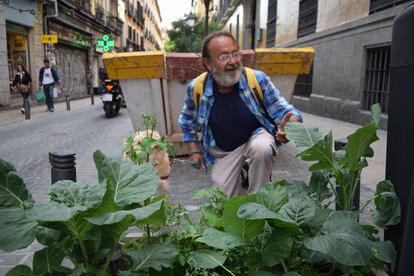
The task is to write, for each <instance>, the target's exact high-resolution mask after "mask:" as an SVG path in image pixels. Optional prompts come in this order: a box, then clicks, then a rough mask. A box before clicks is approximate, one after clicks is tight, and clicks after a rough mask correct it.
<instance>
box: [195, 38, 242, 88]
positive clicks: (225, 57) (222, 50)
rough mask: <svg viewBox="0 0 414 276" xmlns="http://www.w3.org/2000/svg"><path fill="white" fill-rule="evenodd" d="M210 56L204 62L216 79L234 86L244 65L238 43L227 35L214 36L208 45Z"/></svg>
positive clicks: (220, 83) (219, 82)
mask: <svg viewBox="0 0 414 276" xmlns="http://www.w3.org/2000/svg"><path fill="white" fill-rule="evenodd" d="M208 52H209V57H208V58H204V59H203V61H204V64H205V65H206V66H207V68H208V70H209V71H210V72H211V74H212V75H213V78H214V80H215V81H216V82H217V83H218V84H219V85H222V86H226V87H229V86H233V85H234V84H236V83H238V82H239V81H240V76H241V71H242V69H243V65H242V62H241V55H240V52H239V47H238V46H237V44H236V43H235V42H234V41H233V39H231V38H230V37H227V36H219V37H216V38H213V39H212V40H211V41H210V44H209V46H208Z"/></svg>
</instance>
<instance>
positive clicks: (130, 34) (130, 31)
mask: <svg viewBox="0 0 414 276" xmlns="http://www.w3.org/2000/svg"><path fill="white" fill-rule="evenodd" d="M128 39H132V28H131V26H128Z"/></svg>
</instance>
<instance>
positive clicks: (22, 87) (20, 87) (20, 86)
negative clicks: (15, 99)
mask: <svg viewBox="0 0 414 276" xmlns="http://www.w3.org/2000/svg"><path fill="white" fill-rule="evenodd" d="M16 69H17V72H16V75H15V77H14V81H13V86H14V87H16V89H17V91H19V92H20V94H22V97H23V107H22V108H21V109H20V112H22V113H24V101H25V100H26V99H29V95H30V92H31V85H32V78H31V77H30V74H29V73H28V72H27V71H26V68H24V66H23V64H20V63H19V64H17V67H16Z"/></svg>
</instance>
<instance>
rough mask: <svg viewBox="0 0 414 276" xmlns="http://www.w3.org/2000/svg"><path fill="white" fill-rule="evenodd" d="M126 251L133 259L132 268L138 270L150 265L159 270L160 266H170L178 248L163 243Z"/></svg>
mask: <svg viewBox="0 0 414 276" xmlns="http://www.w3.org/2000/svg"><path fill="white" fill-rule="evenodd" d="M126 253H127V255H128V256H130V257H131V259H132V261H133V266H132V270H134V271H139V270H143V269H147V268H150V267H151V268H153V269H155V270H158V271H160V270H161V268H162V267H171V266H172V264H173V262H174V260H175V257H177V255H178V250H177V248H176V247H175V246H172V245H168V244H163V245H149V246H145V247H143V248H141V249H137V250H128V251H127V252H126Z"/></svg>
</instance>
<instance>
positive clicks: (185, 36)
mask: <svg viewBox="0 0 414 276" xmlns="http://www.w3.org/2000/svg"><path fill="white" fill-rule="evenodd" d="M220 29H221V25H219V24H217V23H215V22H210V23H209V24H208V31H209V33H210V32H213V31H218V30H220ZM167 33H168V37H169V40H167V42H166V43H165V46H164V50H165V51H166V52H178V53H192V52H201V47H202V43H203V36H204V21H203V20H200V18H196V23H195V25H194V27H193V30H191V28H190V27H189V26H188V24H187V22H186V18H182V19H180V20H177V21H174V22H172V29H171V30H168V31H167ZM190 36H191V37H190Z"/></svg>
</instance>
